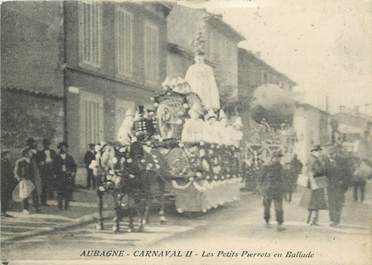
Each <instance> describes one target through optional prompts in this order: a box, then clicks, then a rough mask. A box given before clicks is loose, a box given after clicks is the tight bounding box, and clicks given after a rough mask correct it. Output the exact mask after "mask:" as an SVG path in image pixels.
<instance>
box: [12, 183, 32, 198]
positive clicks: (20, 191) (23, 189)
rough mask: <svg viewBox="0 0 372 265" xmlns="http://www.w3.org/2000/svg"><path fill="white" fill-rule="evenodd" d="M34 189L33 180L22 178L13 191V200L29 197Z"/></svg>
mask: <svg viewBox="0 0 372 265" xmlns="http://www.w3.org/2000/svg"><path fill="white" fill-rule="evenodd" d="M34 189H35V185H34V184H33V183H32V181H31V180H28V179H22V180H21V181H20V182H19V183H18V184H17V186H16V187H15V188H14V190H13V192H12V198H13V201H16V202H20V201H22V200H23V199H26V198H28V197H29V196H30V194H31V192H32V191H33V190H34Z"/></svg>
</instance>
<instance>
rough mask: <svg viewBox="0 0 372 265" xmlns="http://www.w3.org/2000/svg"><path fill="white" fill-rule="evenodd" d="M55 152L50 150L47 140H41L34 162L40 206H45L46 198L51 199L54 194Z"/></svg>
mask: <svg viewBox="0 0 372 265" xmlns="http://www.w3.org/2000/svg"><path fill="white" fill-rule="evenodd" d="M56 156H57V154H56V152H55V151H54V150H52V149H50V142H49V140H48V139H44V140H43V147H42V148H41V149H39V150H38V151H37V153H36V155H35V160H36V163H37V165H38V168H39V172H40V177H41V194H40V200H41V205H43V206H48V205H47V197H48V195H49V198H50V199H52V198H53V195H54V194H53V192H54V182H55V175H54V169H53V165H54V160H55V159H56Z"/></svg>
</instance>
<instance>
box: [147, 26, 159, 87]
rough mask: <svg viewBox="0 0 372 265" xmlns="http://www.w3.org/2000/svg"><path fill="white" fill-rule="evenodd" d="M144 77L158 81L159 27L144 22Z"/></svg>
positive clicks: (150, 80) (152, 81)
mask: <svg viewBox="0 0 372 265" xmlns="http://www.w3.org/2000/svg"><path fill="white" fill-rule="evenodd" d="M144 46H145V79H146V81H149V82H151V83H157V82H158V81H159V56H160V54H159V28H158V27H157V26H156V25H154V24H152V23H149V22H148V21H147V22H145V45H144Z"/></svg>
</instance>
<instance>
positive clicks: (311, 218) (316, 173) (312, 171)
mask: <svg viewBox="0 0 372 265" xmlns="http://www.w3.org/2000/svg"><path fill="white" fill-rule="evenodd" d="M321 151H322V148H321V147H320V145H316V146H315V147H314V148H312V149H311V157H310V161H309V166H308V170H309V172H308V176H309V181H308V187H307V188H308V190H307V191H306V192H307V193H308V197H309V198H308V205H307V209H308V216H307V223H308V224H310V225H318V219H319V210H326V209H328V207H327V201H326V196H325V189H324V188H320V189H314V188H315V187H313V186H312V185H313V183H314V181H310V180H311V179H312V178H313V179H314V178H317V177H320V176H325V168H324V166H323V164H322V162H321V161H320V155H321Z"/></svg>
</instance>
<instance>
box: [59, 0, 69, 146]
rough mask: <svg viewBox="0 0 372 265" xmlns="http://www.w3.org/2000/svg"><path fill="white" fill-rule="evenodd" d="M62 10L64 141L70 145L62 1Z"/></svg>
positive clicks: (64, 26)
mask: <svg viewBox="0 0 372 265" xmlns="http://www.w3.org/2000/svg"><path fill="white" fill-rule="evenodd" d="M61 10H62V23H61V39H60V42H61V57H60V59H61V68H62V75H63V113H64V115H63V127H64V131H63V139H64V141H65V142H66V143H68V137H67V87H68V84H67V80H66V66H67V62H66V57H67V56H66V19H65V14H66V1H61Z"/></svg>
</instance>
